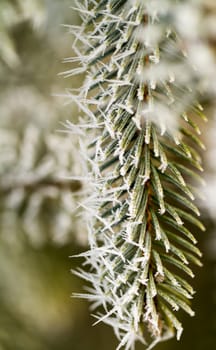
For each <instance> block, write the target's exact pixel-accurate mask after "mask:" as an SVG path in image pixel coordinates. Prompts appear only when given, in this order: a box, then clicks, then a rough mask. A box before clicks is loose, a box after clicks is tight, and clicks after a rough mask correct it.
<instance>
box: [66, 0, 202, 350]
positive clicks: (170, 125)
mask: <svg viewBox="0 0 216 350" xmlns="http://www.w3.org/2000/svg"><path fill="white" fill-rule="evenodd" d="M191 4H192V6H194V7H192V9H193V8H196V4H194V3H193V1H191ZM78 6H79V12H80V14H81V17H82V19H83V25H82V26H81V27H75V26H72V27H71V29H72V31H73V33H74V35H75V42H74V49H75V52H76V53H77V56H78V57H77V58H76V59H75V61H76V60H77V62H78V63H79V65H78V66H77V67H76V68H75V69H73V70H71V71H69V72H67V74H68V75H69V76H70V75H74V74H79V73H83V72H85V73H86V75H87V77H86V80H85V83H84V84H83V86H82V88H81V90H79V91H78V93H77V91H76V92H74V91H71V97H72V99H73V100H76V102H77V104H78V106H79V108H80V110H81V112H82V114H84V115H85V117H84V122H83V121H82V124H81V125H80V132H82V134H83V128H85V129H86V133H85V136H84V137H82V138H81V142H82V149H83V156H84V158H85V159H87V160H88V164H89V184H91V186H92V189H93V190H92V195H91V196H90V197H89V199H88V200H87V203H86V204H85V206H86V208H87V213H88V221H89V244H90V250H89V251H88V252H86V253H83V254H81V256H83V257H85V265H89V266H90V270H91V271H90V273H88V272H86V271H83V270H81V269H80V270H78V271H77V272H75V273H76V274H77V275H78V276H80V277H82V278H84V280H86V281H88V282H90V283H91V284H92V288H89V289H88V293H86V294H78V295H77V296H81V297H83V298H86V299H89V300H90V301H92V302H93V306H92V307H93V309H94V308H96V309H98V308H99V309H98V312H97V315H96V317H97V319H98V320H97V322H96V323H98V322H101V321H103V322H105V323H106V324H109V325H110V326H112V327H113V328H114V331H115V334H116V336H117V338H118V339H119V342H120V343H119V346H118V349H120V348H121V347H125V349H134V343H135V340H137V339H138V340H140V341H142V342H144V343H149V342H151V340H150V338H149V335H150V336H151V338H152V341H153V343H152V344H151V345H150V347H149V349H150V348H151V347H152V346H153V345H155V344H156V343H157V342H159V341H161V340H163V339H166V338H168V337H170V336H173V334H174V333H176V336H177V339H180V336H181V333H182V329H183V328H182V324H181V322H180V321H179V320H178V318H177V316H176V311H178V310H179V309H182V310H184V311H185V312H186V313H188V314H189V315H191V316H193V315H194V312H193V311H192V309H191V306H190V300H191V298H192V296H193V294H194V290H193V288H192V287H191V285H190V283H188V281H187V278H186V277H187V276H189V277H194V274H193V272H192V270H191V267H190V264H191V263H192V264H195V265H198V266H201V265H202V264H201V262H200V257H201V252H200V251H199V249H198V248H197V247H196V243H197V240H196V238H195V237H194V233H196V232H197V230H201V231H204V230H205V228H204V226H203V224H202V223H201V221H200V220H199V218H198V217H199V216H200V213H199V210H198V208H197V207H196V205H195V204H194V202H193V201H194V199H195V196H196V195H197V191H196V188H195V186H194V182H197V181H198V182H202V178H201V177H200V175H199V173H198V172H199V171H202V165H201V158H200V155H199V152H200V149H201V150H202V149H204V148H205V147H204V145H203V143H202V142H201V140H200V137H199V136H200V133H201V132H200V129H199V124H200V121H199V119H200V118H201V119H204V120H205V115H204V114H203V109H202V107H201V105H200V104H199V103H198V102H197V91H196V83H197V75H196V73H195V71H194V70H193V68H192V65H191V62H190V59H187V55H186V52H185V50H186V46H187V44H188V43H190V40H192V41H193V39H194V38H191V33H190V32H189V33H187V28H182V27H181V13H185V12H183V10H184V8H183V7H184V6H185V2H184V1H168V0H163V1H160V2H159V1H149V0H146V1H130V0H121V1H120V0H101V1H98V2H97V1H93V0H92V1H91V0H89V1H83V2H82V4H81V5H80V4H79V3H78ZM182 6H183V7H182ZM73 61H74V60H73ZM72 129H73V128H72ZM101 307H102V308H103V312H102V311H101V310H102V309H101Z"/></svg>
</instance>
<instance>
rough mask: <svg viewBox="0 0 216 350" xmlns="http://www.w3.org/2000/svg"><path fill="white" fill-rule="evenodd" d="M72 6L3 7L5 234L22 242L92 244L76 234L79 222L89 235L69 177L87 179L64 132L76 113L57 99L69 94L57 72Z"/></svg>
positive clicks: (1, 189) (30, 2) (18, 2)
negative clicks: (82, 220) (63, 93)
mask: <svg viewBox="0 0 216 350" xmlns="http://www.w3.org/2000/svg"><path fill="white" fill-rule="evenodd" d="M66 2H67V0H64V1H62V3H61V4H60V3H59V2H58V1H57V0H48V1H44V0H40V1H38V0H24V1H23V0H13V1H12V0H2V1H1V2H0V26H1V28H0V38H1V40H0V116H1V117H0V199H1V205H0V229H1V237H4V238H5V239H6V240H7V239H9V238H8V237H16V238H17V239H18V240H19V239H21V240H22V235H23V233H25V235H24V236H25V238H26V237H27V238H28V239H29V240H30V242H31V244H33V245H36V246H38V245H40V244H42V243H47V242H48V241H51V242H54V243H55V244H58V245H62V244H65V243H67V242H69V241H71V240H73V241H74V240H76V241H79V242H82V243H83V242H85V241H86V238H85V237H86V236H85V233H83V234H82V233H81V234H80V235H79V236H78V235H77V234H76V233H77V225H78V226H79V228H80V230H81V232H84V230H82V222H81V220H80V219H79V217H78V216H77V203H76V201H77V198H78V191H79V190H81V184H80V182H78V181H71V180H70V179H69V177H70V176H71V173H72V172H73V173H76V174H77V175H78V174H80V173H79V165H78V161H77V152H76V144H75V143H74V142H73V137H71V135H68V134H67V135H66V134H63V133H60V132H59V130H60V129H61V130H63V129H64V126H63V124H62V121H64V122H65V119H67V118H69V117H71V115H73V116H74V119H75V116H76V108H75V107H73V111H71V110H70V112H69V111H67V110H68V109H66V107H64V106H62V105H63V101H62V99H60V98H57V97H54V96H53V94H54V93H55V94H56V93H59V92H60V91H62V90H63V87H62V86H61V82H63V79H61V78H60V77H57V73H59V71H60V70H62V62H61V61H62V59H63V57H64V56H65V55H66V52H67V43H66V41H67V40H66V38H65V37H64V36H62V34H63V29H62V27H60V23H61V22H63V21H64V20H66V18H67V16H68V15H67V16H66V13H67V4H66ZM67 3H68V2H67ZM72 14H73V12H72V11H71V15H70V20H71V19H72V18H73V16H72ZM72 20H73V19H72ZM73 83H74V82H73V81H72V84H73ZM63 84H64V87H65V82H64V83H63Z"/></svg>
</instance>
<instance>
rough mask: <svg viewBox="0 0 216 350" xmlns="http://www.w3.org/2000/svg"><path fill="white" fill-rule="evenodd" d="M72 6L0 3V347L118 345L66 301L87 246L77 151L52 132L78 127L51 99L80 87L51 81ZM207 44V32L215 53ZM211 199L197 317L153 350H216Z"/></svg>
mask: <svg viewBox="0 0 216 350" xmlns="http://www.w3.org/2000/svg"><path fill="white" fill-rule="evenodd" d="M72 5H73V1H72V0H0V350H49V349H50V350H51V349H52V350H69V349H73V350H86V349H88V350H96V349H104V350H112V349H114V348H115V345H116V340H115V338H114V336H113V334H112V331H111V330H110V329H109V328H107V327H106V326H104V325H99V326H97V327H93V328H92V327H91V323H92V322H93V318H90V316H89V311H88V304H87V303H86V302H83V301H80V300H76V299H73V298H70V295H71V293H72V291H73V292H80V290H82V288H83V287H82V282H81V281H79V280H78V278H76V277H75V276H73V275H72V274H71V273H70V269H71V268H74V267H75V266H77V265H78V264H79V263H80V261H78V260H75V259H70V258H69V256H71V255H73V254H75V253H77V252H79V251H81V250H83V249H86V241H87V240H86V229H85V226H84V224H83V220H82V219H81V217H80V211H79V210H78V209H77V204H76V203H77V201H79V198H80V197H82V193H83V192H85V189H84V185H82V184H81V183H79V181H74V180H73V181H72V180H70V178H69V177H70V176H71V175H72V174H73V175H79V174H80V169H79V152H78V151H77V145H76V144H75V141H74V140H73V135H70V134H67V133H61V132H59V131H58V130H60V129H61V130H63V129H64V126H63V123H64V122H65V121H66V120H70V121H71V122H76V120H77V113H78V111H77V109H76V107H75V106H74V105H73V103H71V104H70V105H68V103H64V98H63V97H61V98H60V97H57V96H56V95H58V94H64V91H65V89H67V88H71V87H72V88H74V87H78V86H79V85H80V84H81V81H79V79H78V80H77V77H74V78H70V79H64V78H63V77H62V76H61V75H59V74H58V73H59V72H61V71H64V70H67V69H70V68H71V63H70V64H69V63H64V65H63V64H62V61H63V59H64V58H66V57H69V56H71V55H73V52H72V49H71V43H72V37H71V36H70V35H69V34H67V31H66V30H65V28H64V27H63V26H61V24H63V23H69V24H77V23H78V22H79V18H78V16H77V13H76V12H75V11H74V10H73V9H71V8H70V6H72ZM213 10H214V11H215V12H214V11H213ZM203 13H204V16H205V19H208V16H210V17H211V21H212V18H213V19H214V21H216V9H215V1H214V0H213V1H210V0H208V1H206V2H205V10H204V12H203ZM214 14H215V16H214ZM212 16H214V17H212ZM210 17H209V18H210ZM215 38H216V31H215V33H214V31H211V33H210V34H209V38H208V42H209V45H210V47H211V49H213V50H214V49H215ZM215 74H216V73H215ZM214 97H215V95H214V94H211V93H209V98H208V101H207V102H206V109H208V110H209V111H210V112H209V114H210V123H209V126H207V130H206V131H205V135H210V134H209V130H210V129H211V130H215V131H214V132H213V131H212V136H211V138H209V137H208V136H207V137H206V142H207V144H209V148H210V151H209V152H208V155H207V156H206V157H205V163H206V167H207V169H209V171H208V172H207V175H211V178H214V182H215V183H216V181H215V175H216V167H215V162H214V161H213V160H214V159H215V146H216V144H215V139H216V121H215V120H216V118H215V111H216V108H215V102H214ZM65 101H66V102H68V99H66V100H65ZM213 141H214V142H213ZM212 164H214V165H212ZM212 186H213V185H212ZM215 188H216V187H215ZM207 189H208V186H207ZM210 190H211V187H210ZM206 193H207V196H208V193H209V192H208V191H207V190H206ZM214 194H216V191H215V192H214ZM215 198H216V196H215V195H214V198H213V200H211V203H210V202H209V201H208V203H210V208H209V209H210V211H209V210H207V209H205V210H204V216H203V219H204V221H205V222H206V225H207V227H208V230H207V232H206V233H205V234H204V235H203V236H202V237H200V239H199V240H200V247H201V249H202V250H203V251H204V268H203V269H201V270H198V271H196V276H197V277H196V279H195V280H194V286H195V288H196V290H197V295H196V297H195V300H194V308H195V310H196V317H195V318H194V319H193V320H191V319H190V318H188V317H186V316H183V317H185V320H184V326H185V332H184V334H183V337H182V339H181V342H179V343H176V341H175V340H172V341H170V342H168V343H164V344H161V345H158V347H157V348H158V349H159V350H160V349H161V350H169V349H174V348H175V349H176V350H177V349H180V348H184V349H185V350H187V349H188V350H189V349H191V348H192V347H193V348H194V349H196V350H201V349H202V350H203V349H204V348H206V349H213V348H214V346H215V343H216V234H215V226H216V219H215V218H216V215H215V211H216V200H215ZM214 209H215V211H214ZM141 348H142V346H141V345H138V346H137V349H141Z"/></svg>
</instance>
